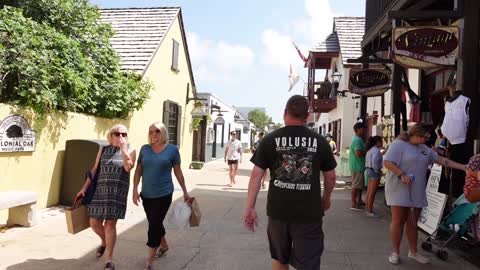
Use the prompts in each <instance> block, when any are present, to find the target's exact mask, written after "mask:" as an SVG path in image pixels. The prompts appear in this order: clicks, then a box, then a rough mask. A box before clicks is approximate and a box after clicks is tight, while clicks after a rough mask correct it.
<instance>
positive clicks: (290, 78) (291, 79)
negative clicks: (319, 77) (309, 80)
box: [288, 64, 300, 92]
mask: <svg viewBox="0 0 480 270" xmlns="http://www.w3.org/2000/svg"><path fill="white" fill-rule="evenodd" d="M299 79H300V75H298V73H297V72H295V71H294V70H293V68H292V64H290V74H289V75H288V81H289V82H290V88H289V89H288V91H289V92H290V91H291V90H292V88H293V87H294V86H295V84H297V82H298V80H299Z"/></svg>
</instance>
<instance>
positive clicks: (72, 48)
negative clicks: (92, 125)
mask: <svg viewBox="0 0 480 270" xmlns="http://www.w3.org/2000/svg"><path fill="white" fill-rule="evenodd" d="M2 2H3V4H0V8H2V9H0V78H1V79H2V80H1V81H0V102H4V103H14V104H17V105H22V106H28V107H31V108H33V110H34V111H35V112H36V113H38V115H39V116H43V115H44V114H45V113H47V112H52V111H70V112H80V113H87V114H92V115H96V116H101V117H107V118H113V117H120V118H126V117H127V116H128V114H129V113H130V112H132V111H133V110H135V109H140V108H141V107H142V106H143V104H144V103H145V101H146V99H147V98H148V93H149V91H150V89H151V85H150V83H148V82H145V81H143V80H142V78H141V77H140V76H139V75H137V74H134V73H133V72H123V71H121V70H120V58H119V56H118V55H117V54H116V52H115V51H114V49H113V48H112V46H111V45H110V41H109V40H110V38H111V37H112V36H113V34H114V33H113V31H112V29H111V27H110V25H107V24H100V23H98V22H99V19H100V13H99V12H98V9H97V8H96V7H95V6H91V5H90V4H89V3H88V1H87V0H23V1H22V0H20V1H19V0H16V1H13V0H12V1H6V3H5V1H2ZM9 4H10V5H12V6H9Z"/></svg>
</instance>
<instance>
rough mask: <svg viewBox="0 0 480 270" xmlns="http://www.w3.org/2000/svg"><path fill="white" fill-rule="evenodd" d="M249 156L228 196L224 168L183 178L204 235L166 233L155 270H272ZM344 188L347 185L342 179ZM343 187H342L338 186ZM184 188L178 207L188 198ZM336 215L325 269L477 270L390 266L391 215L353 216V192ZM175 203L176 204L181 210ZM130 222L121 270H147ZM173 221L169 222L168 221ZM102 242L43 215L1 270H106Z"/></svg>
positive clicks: (341, 196)
mask: <svg viewBox="0 0 480 270" xmlns="http://www.w3.org/2000/svg"><path fill="white" fill-rule="evenodd" d="M248 158H249V156H245V159H244V160H245V162H243V163H242V164H240V170H239V176H238V178H237V185H236V186H234V187H232V188H227V187H226V186H225V185H226V184H227V182H228V175H227V173H228V171H227V169H226V168H227V166H226V165H225V164H224V163H223V160H217V161H212V162H209V163H207V164H205V166H204V168H203V169H202V170H186V171H184V174H185V178H186V180H187V183H188V184H187V185H188V187H189V189H190V192H191V195H193V196H195V197H196V198H197V199H198V201H199V204H200V207H201V209H202V214H203V216H202V222H201V226H200V227H199V228H189V229H182V230H179V229H176V228H174V227H172V226H171V225H170V224H168V222H167V224H166V227H167V240H168V241H169V245H170V250H169V251H168V253H167V255H166V256H165V257H163V258H161V259H158V260H157V261H156V262H155V264H154V267H155V269H164V270H177V269H188V270H194V269H198V270H200V269H205V270H207V269H208V270H210V269H218V270H236V269H238V270H240V269H242V270H243V269H252V270H253V269H258V270H265V269H270V267H271V266H270V265H271V260H270V257H269V250H268V242H267V236H266V221H267V220H266V216H265V203H266V191H261V192H260V194H259V198H258V201H257V210H258V212H259V217H260V224H259V228H258V230H257V231H256V232H255V233H250V232H248V231H247V230H246V229H245V228H244V227H243V224H242V215H243V209H244V205H245V198H246V191H247V185H248V177H249V175H250V171H251V168H252V165H251V163H250V162H248V161H247V160H248ZM339 180H341V179H339ZM339 182H340V181H339ZM181 196H182V194H181V191H180V189H179V188H178V186H176V191H175V193H174V200H177V199H179V198H181ZM332 199H333V201H332V209H330V210H329V211H328V212H327V214H326V217H325V219H324V224H325V225H324V231H325V252H324V254H323V256H322V270H323V269H339V270H342V269H349V270H350V269H355V270H361V269H452V268H455V269H458V270H460V269H465V270H467V269H477V268H476V267H474V266H473V265H471V264H469V263H467V262H465V261H464V260H462V259H461V258H459V257H457V256H455V255H454V254H453V252H449V255H450V257H449V260H448V261H447V262H443V261H440V260H439V259H437V258H436V257H435V256H434V254H425V253H424V254H425V255H427V256H428V257H430V258H431V259H432V262H433V264H431V265H426V266H425V265H420V264H418V263H416V262H413V261H411V260H409V259H408V258H406V256H405V254H406V243H405V242H404V243H403V244H402V264H400V265H398V266H394V265H390V264H389V263H388V262H387V256H388V254H389V252H390V240H389V215H388V212H387V210H388V209H387V208H386V207H383V206H382V205H383V199H382V198H380V197H379V198H378V200H377V202H378V203H377V205H376V207H377V209H379V212H380V214H381V217H380V218H367V217H366V216H365V215H364V214H363V213H360V212H352V211H351V210H349V206H350V193H349V190H345V189H342V188H337V189H336V191H335V192H334V194H333V197H332ZM174 203H175V202H174ZM127 212H128V213H127V217H126V219H125V220H121V221H119V222H118V240H117V246H116V250H115V254H114V261H115V263H116V266H117V269H128V270H130V269H143V266H144V259H145V254H146V246H145V242H146V232H147V225H146V221H145V214H144V212H143V209H142V207H136V206H135V205H133V204H132V203H131V200H130V199H129V205H128V209H127ZM167 220H168V216H167ZM98 244H99V240H98V239H97V237H96V236H95V235H94V233H93V232H92V231H91V230H85V231H83V232H81V233H78V234H76V235H70V234H68V233H67V229H66V225H65V216H64V213H63V210H62V208H51V209H46V210H43V211H41V215H40V219H39V225H37V226H35V227H33V228H11V229H9V230H7V231H6V232H4V233H0V269H7V270H29V269H32V270H33V269H35V270H47V269H48V270H56V269H68V270H77V269H78V270H80V269H82V270H83V269H85V270H86V269H103V261H102V260H97V259H95V254H94V253H95V249H96V247H97V246H98Z"/></svg>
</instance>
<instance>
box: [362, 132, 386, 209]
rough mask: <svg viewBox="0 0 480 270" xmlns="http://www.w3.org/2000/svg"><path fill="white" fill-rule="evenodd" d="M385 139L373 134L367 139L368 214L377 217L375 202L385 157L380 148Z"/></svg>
mask: <svg viewBox="0 0 480 270" xmlns="http://www.w3.org/2000/svg"><path fill="white" fill-rule="evenodd" d="M382 145H383V140H382V137H381V136H373V137H370V138H368V140H367V148H366V150H367V154H366V156H365V176H366V178H367V180H368V183H367V195H366V201H367V202H366V208H367V209H366V212H367V216H369V217H375V214H374V213H373V202H374V201H375V194H376V193H377V188H378V185H379V184H380V178H382V167H383V157H382V152H381V151H380V149H381V148H382Z"/></svg>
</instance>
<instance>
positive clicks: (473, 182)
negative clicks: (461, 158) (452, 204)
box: [463, 154, 480, 203]
mask: <svg viewBox="0 0 480 270" xmlns="http://www.w3.org/2000/svg"><path fill="white" fill-rule="evenodd" d="M466 178H467V179H466V181H465V187H464V188H463V192H464V194H465V198H466V199H467V200H468V201H469V202H472V203H473V202H480V154H477V155H475V156H473V157H472V158H471V159H470V161H469V162H468V165H467V174H466Z"/></svg>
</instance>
